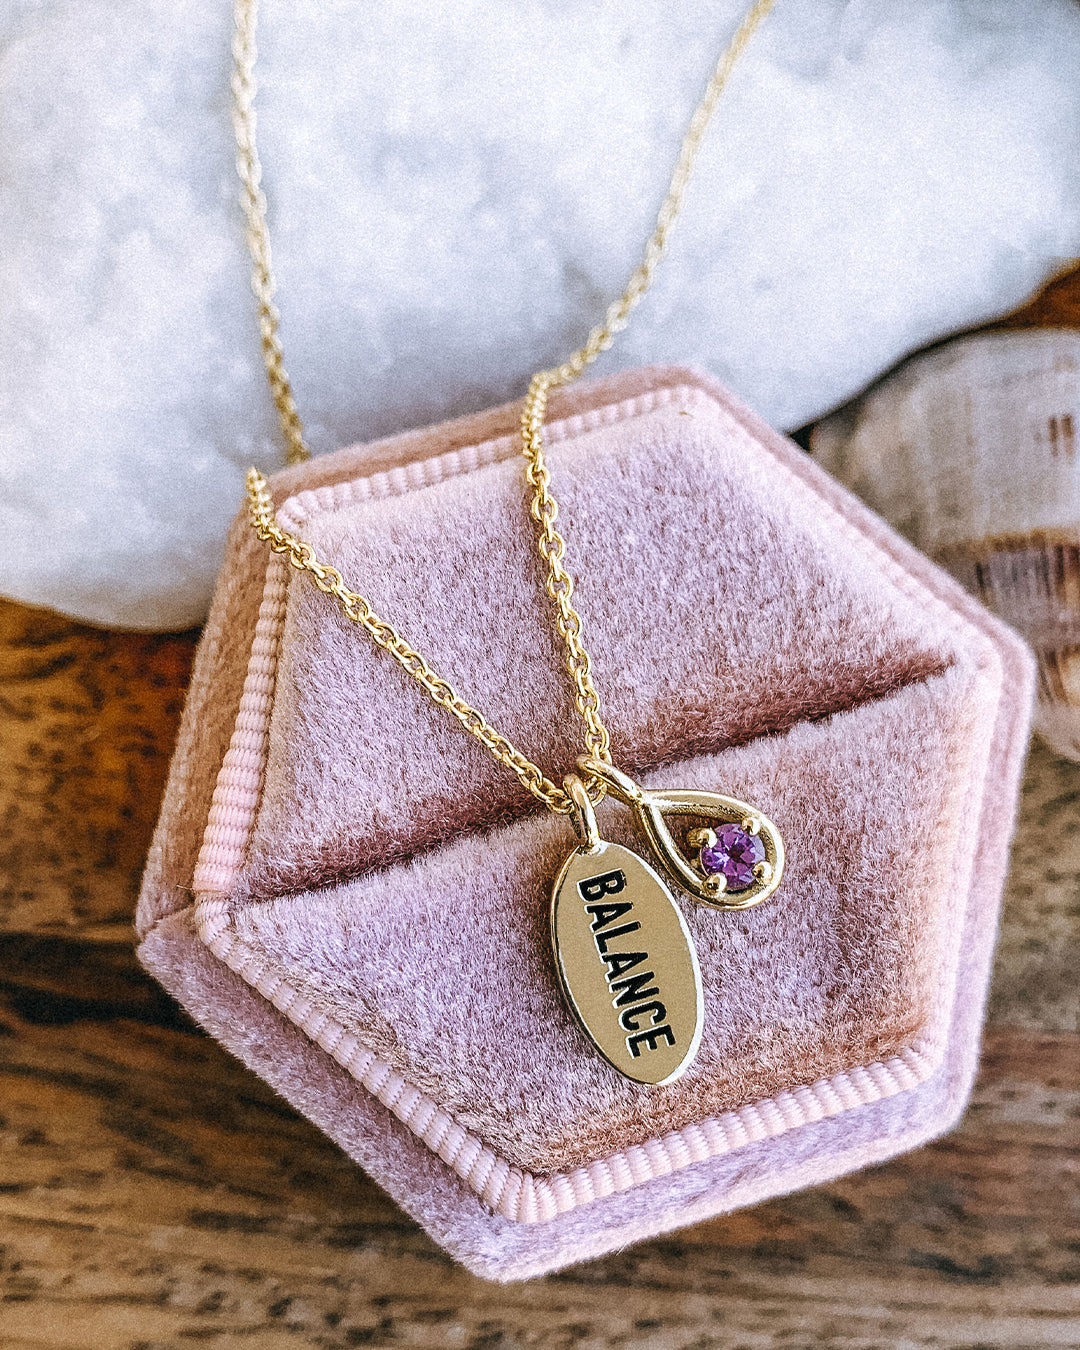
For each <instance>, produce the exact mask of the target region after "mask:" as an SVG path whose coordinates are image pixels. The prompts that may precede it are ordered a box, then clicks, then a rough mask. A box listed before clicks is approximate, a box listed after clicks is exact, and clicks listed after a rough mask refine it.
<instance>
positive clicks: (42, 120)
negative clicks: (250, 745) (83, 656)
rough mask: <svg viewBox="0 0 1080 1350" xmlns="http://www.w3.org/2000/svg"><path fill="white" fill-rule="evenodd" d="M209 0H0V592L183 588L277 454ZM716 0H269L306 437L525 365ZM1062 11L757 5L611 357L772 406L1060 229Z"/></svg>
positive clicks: (900, 333) (635, 218) (206, 575)
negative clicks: (760, 24)
mask: <svg viewBox="0 0 1080 1350" xmlns="http://www.w3.org/2000/svg"><path fill="white" fill-rule="evenodd" d="M230 8H231V6H230V4H229V3H228V0H213V2H212V3H211V0H154V2H153V3H150V2H149V0H51V2H50V3H45V2H44V0H41V2H37V0H0V110H2V111H0V119H2V120H0V127H2V132H0V530H2V531H3V535H4V539H5V547H4V549H3V550H0V590H3V591H6V592H8V593H9V594H11V595H14V596H16V597H17V598H19V599H22V600H26V601H31V602H35V603H43V604H49V605H53V606H56V607H58V608H60V609H63V610H65V611H67V612H69V613H72V614H75V615H78V616H82V617H87V618H90V619H92V620H95V621H99V622H102V623H107V624H128V625H135V626H145V627H156V626H162V627H174V626H179V625H184V624H188V623H191V622H194V621H196V620H197V619H198V618H199V617H200V616H201V615H202V613H203V612H204V609H205V605H206V602H207V597H208V595H209V591H210V587H211V584H212V580H213V575H214V571H215V568H216V565H217V559H218V550H219V543H220V539H221V536H222V533H223V530H224V527H225V525H226V522H227V521H228V519H229V518H230V517H231V516H232V514H233V512H234V510H235V509H236V506H237V503H238V500H239V496H240V489H241V481H242V474H243V470H244V467H245V466H246V465H247V464H248V462H249V461H251V460H253V459H254V460H256V461H258V462H259V463H260V464H262V465H264V466H265V465H271V464H273V463H275V462H277V460H278V458H279V451H278V448H277V446H276V442H275V426H274V421H273V417H272V413H271V409H270V404H269V399H268V397H267V394H266V391H265V388H264V385H263V375H262V369H261V365H260V362H259V355H258V349H257V343H256V336H255V327H254V316H253V307H252V303H251V297H250V293H249V291H248V285H247V261H246V257H245V254H244V251H243V245H242V240H241V231H240V222H239V217H238V212H237V208H236V206H235V193H236V185H235V179H234V176H233V168H232V156H233V150H232V144H231V130H230V127H229V124H228V93H227V90H228V74H229V71H228V54H227V53H228V43H229V38H230V26H231V15H230ZM741 8H742V5H741V3H739V4H736V3H734V0H715V2H714V3H713V2H710V3H693V4H683V5H669V4H665V5H660V4H656V3H655V0H594V2H593V3H583V2H579V3H577V4H575V5H569V4H567V3H565V0H562V2H561V3H560V2H559V0H513V3H509V4H507V3H505V0H459V2H457V3H449V4H441V5H416V4H404V3H401V0H386V2H385V3H381V4H374V5H373V4H364V5H358V4H355V3H349V2H348V0H319V2H318V3H316V0H292V2H288V0H265V3H264V13H263V21H262V39H263V40H262V48H263V57H262V62H261V75H262V79H263V82H264V92H263V94H262V95H261V99H260V106H261V109H262V126H261V134H262V143H263V152H264V159H265V162H266V170H267V186H268V191H269V195H270V203H271V210H272V216H273V220H272V227H273V233H274V236H275V241H276V247H277V260H278V269H279V273H280V278H281V295H280V302H281V310H282V314H283V337H284V342H285V349H286V353H287V356H288V363H289V367H290V370H291V372H292V375H293V377H294V380H295V384H296V390H297V396H298V400H299V403H300V407H301V410H302V412H303V413H304V414H305V416H306V419H307V423H308V430H309V435H310V439H311V441H312V443H313V445H314V446H315V447H316V448H317V449H318V450H326V449H330V448H332V447H334V446H337V445H340V444H342V443H344V442H348V441H353V440H356V439H360V438H368V437H372V436H377V435H383V434H386V433H389V432H392V431H395V430H398V429H402V428H405V427H409V426H416V425H420V424H423V423H425V422H428V421H430V420H433V419H437V418H441V417H443V416H445V415H447V414H452V413H460V412H464V411H469V410H474V409H477V408H480V407H482V406H484V405H485V404H488V403H490V402H492V401H495V400H503V399H505V398H508V397H512V396H514V395H516V394H518V393H521V392H523V389H524V385H525V383H526V381H527V378H528V375H529V374H530V372H531V371H532V370H533V369H534V368H536V367H537V366H539V365H542V364H545V363H549V362H552V361H554V360H555V359H556V358H558V357H560V356H562V355H563V354H564V353H565V352H566V351H567V350H568V349H569V348H570V347H572V346H573V345H574V344H576V343H577V342H578V341H579V340H580V338H581V337H582V336H583V334H584V333H585V331H586V330H587V329H588V327H589V326H590V325H591V323H592V322H593V321H594V320H595V319H596V318H597V316H598V315H599V313H600V312H601V311H602V309H603V307H604V305H605V304H606V302H607V301H608V300H609V299H610V298H611V297H612V296H613V295H614V294H616V293H617V292H618V291H619V290H620V289H621V286H622V284H623V282H624V279H625V277H626V275H627V273H628V272H629V270H630V268H631V267H632V265H633V264H634V262H635V261H636V259H637V256H638V253H639V250H640V247H641V244H642V242H643V240H644V237H645V235H646V233H647V231H648V229H649V227H650V225H651V221H652V217H653V214H654V212H655V209H656V207H657V205H658V202H659V200H660V198H661V196H662V193H663V189H664V187H665V185H666V181H667V177H668V173H669V170H670V166H671V162H672V159H673V156H674V154H675V150H676V147H677V145H678V143H679V139H680V137H681V134H682V130H683V124H684V121H685V119H686V117H687V115H688V113H689V111H690V109H691V108H692V107H693V105H694V102H695V100H696V98H697V95H698V93H699V91H700V89H701V87H702V85H703V82H704V80H705V78H706V75H707V73H708V71H709V69H710V68H711V65H712V62H713V61H714V59H715V57H716V54H717V52H718V50H719V49H720V47H721V46H722V44H723V42H724V41H725V40H726V38H727V35H728V34H729V33H730V31H731V29H732V27H733V23H734V19H735V16H736V14H737V13H738V12H739V11H740V10H741ZM1078 72H1080V7H1077V5H1076V4H1075V3H1073V0H1025V3H1023V4H1015V3H1011V2H1010V0H979V2H978V3H975V2H974V0H905V3H903V4H899V5H898V4H896V3H894V0H855V2H854V3H841V0H779V3H778V5H777V8H776V10H775V12H774V14H773V15H772V17H771V18H770V19H769V20H768V23H767V26H766V29H765V30H764V31H763V32H762V33H761V34H759V36H758V38H757V40H756V42H755V44H754V46H753V48H752V49H751V50H750V52H749V53H748V54H747V56H746V57H745V59H744V63H743V65H742V67H741V69H740V70H739V72H738V74H737V77H736V79H735V82H734V85H733V87H732V89H731V91H730V93H729V95H728V97H727V99H726V101H725V103H724V105H723V107H722V108H721V110H720V113H719V114H718V118H717V122H716V124H715V126H714V128H713V132H712V135H711V137H710V139H709V142H708V145H707V147H706V150H705V153H704V155H703V159H702V163H701V167H700V173H699V176H698V178H697V180H696V182H695V184H694V186H693V189H692V192H691V196H690V199H689V202H688V205H687V211H686V216H685V219H684V220H683V222H682V223H681V225H680V228H679V231H678V233H677V234H676V236H675V241H674V248H673V251H672V254H671V257H670V258H669V260H668V261H667V263H666V264H665V266H664V269H663V270H662V272H661V275H660V279H659V281H658V283H657V286H656V289H655V292H654V293H653V294H652V295H651V296H650V297H649V299H648V300H647V301H646V303H645V304H644V305H643V306H642V309H641V310H640V312H639V314H638V316H637V318H636V320H635V322H634V325H633V326H632V328H631V329H630V331H629V332H628V333H627V334H626V335H625V337H624V338H623V340H622V341H621V342H620V343H619V345H618V347H617V348H616V349H615V351H613V352H612V353H610V354H609V355H608V356H607V357H605V358H604V362H605V364H604V365H603V367H602V368H603V369H608V370H610V369H612V368H614V367H615V366H616V365H618V364H631V363H639V362H643V361H665V360H691V361H696V362H699V363H701V364H703V365H705V366H706V367H708V368H709V369H711V370H712V371H714V372H715V373H717V374H719V375H720V377H721V378H723V379H724V380H726V381H727V382H728V383H729V384H730V385H731V386H732V387H733V388H734V389H735V390H736V391H737V392H738V393H739V394H741V395H742V396H743V397H744V398H746V399H748V400H749V401H750V402H751V403H753V404H755V405H756V406H757V407H758V408H759V409H760V410H761V411H762V412H763V413H764V414H765V415H766V416H767V417H769V418H770V419H771V420H773V421H774V422H775V423H777V424H778V425H780V426H782V427H786V428H790V427H794V426H797V425H799V424H801V423H803V422H805V421H807V420H809V419H811V418H813V417H815V416H817V415H818V414H820V413H822V412H824V411H826V410H827V409H829V408H831V407H833V406H835V405H836V404H838V403H840V402H841V401H843V400H844V399H846V398H848V397H849V396H850V395H851V394H853V393H854V392H855V391H856V390H858V389H859V388H860V387H862V386H863V385H865V384H866V383H867V382H868V381H869V380H871V379H872V378H874V376H876V375H877V374H878V373H879V372H881V371H882V370H883V369H885V368H886V367H888V366H889V365H891V364H892V363H893V362H894V361H895V360H896V359H897V358H898V357H900V356H901V355H902V354H904V353H905V352H907V351H909V350H911V349H912V348H915V347H917V346H919V345H921V344H923V343H925V342H926V341H928V340H930V339H932V338H934V337H936V336H939V335H941V334H943V333H945V332H948V331H951V330H955V329H957V328H960V327H962V326H964V325H968V324H971V323H974V322H976V321H979V320H981V319H983V318H985V317H988V316H990V315H993V314H995V313H997V312H1000V311H1002V310H1004V309H1007V308H1009V307H1011V306H1013V305H1014V304H1016V303H1018V302H1019V301H1020V300H1021V299H1022V298H1023V297H1024V296H1025V295H1027V294H1028V293H1029V292H1030V291H1031V290H1032V289H1034V288H1035V287H1036V286H1037V285H1038V284H1039V283H1040V282H1041V281H1042V279H1044V278H1045V277H1046V276H1047V275H1048V274H1050V273H1051V272H1052V271H1054V270H1055V269H1056V268H1058V267H1059V266H1060V265H1061V263H1062V261H1063V259H1065V258H1066V257H1067V256H1069V255H1074V254H1077V253H1080V175H1078V174H1077V171H1076V166H1077V164H1078V163H1080V74H1078Z"/></svg>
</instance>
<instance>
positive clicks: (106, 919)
mask: <svg viewBox="0 0 1080 1350" xmlns="http://www.w3.org/2000/svg"><path fill="white" fill-rule="evenodd" d="M193 643H194V637H193V635H186V636H180V637H177V636H155V637H145V636H137V635H131V634H126V635H125V634H116V633H103V632H99V631H97V630H93V629H89V628H85V627H81V626H79V625H77V624H73V623H70V622H68V621H67V620H64V619H60V618H57V617H55V616H52V615H49V614H45V613H42V612H39V611H33V610H28V609H24V608H22V607H20V606H16V605H10V604H6V605H5V604H0V745H3V747H4V749H5V755H6V759H5V763H4V767H3V772H2V776H0V852H2V856H3V864H4V865H3V873H4V875H5V889H4V890H3V892H2V893H0V926H2V928H3V930H4V931H3V932H2V933H0V1253H2V1255H0V1265H2V1280H3V1293H2V1299H3V1301H2V1302H0V1345H2V1346H3V1347H4V1350H29V1347H35V1350H45V1348H46V1347H47V1348H48V1350H58V1348H59V1347H64V1348H65V1350H67V1348H68V1347H70V1350H113V1348H114V1347H115V1348H116V1350H119V1348H120V1347H124V1350H135V1348H136V1347H138V1348H139V1350H156V1348H157V1347H165V1346H170V1347H171V1346H182V1345H186V1344H200V1345H205V1346H209V1347H223V1346H234V1345H251V1346H254V1347H258V1350H278V1347H281V1348H282V1350H283V1348H284V1347H298V1346H318V1347H326V1350H337V1348H338V1347H348V1346H417V1347H431V1348H432V1350H434V1348H435V1347H438V1348H439V1350H442V1347H447V1348H448V1350H449V1347H462V1348H465V1347H469V1348H475V1350H479V1348H480V1347H484V1348H485V1350H487V1348H489V1347H490V1348H492V1350H494V1348H495V1347H498V1348H499V1350H518V1348H519V1347H521V1350H524V1348H525V1347H530V1348H532V1347H536V1348H539V1347H544V1350H556V1347H558V1348H559V1350H570V1348H571V1347H573V1348H574V1350H586V1347H587V1348H588V1350H601V1347H604V1348H607V1347H611V1348H614V1347H620V1350H622V1348H624V1347H627V1348H628V1347H635V1348H636V1347H641V1350H653V1348H654V1347H655V1348H656V1350H660V1347H663V1350H674V1347H680V1348H685V1350H691V1347H693V1350H706V1348H707V1347H718V1348H719V1347H723V1348H724V1350H728V1348H730V1350H735V1348H736V1347H739V1348H740V1350H741V1348H742V1347H746V1350H758V1347H785V1348H791V1347H802V1346H829V1347H838V1348H839V1347H843V1350H856V1347H857V1348H858V1350H870V1347H908V1346H911V1347H916V1346H918V1347H931V1346H933V1347H956V1348H959V1347H970V1348H972V1350H974V1347H979V1348H980V1350H990V1348H991V1347H993V1348H994V1350H998V1347H1001V1348H1004V1347H1009V1348H1010V1350H1019V1347H1025V1348H1027V1347H1031V1348H1034V1347H1044V1346H1069V1347H1077V1346H1080V1293H1078V1286H1080V1202H1078V1191H1080V1165H1078V1154H1077V1144H1078V1142H1080V987H1078V979H1077V972H1078V971H1080V903H1078V900H1080V766H1078V765H1075V764H1071V763H1069V762H1067V761H1065V760H1062V759H1058V758H1056V757H1055V756H1053V755H1052V754H1051V753H1050V752H1049V751H1047V750H1046V749H1045V748H1042V747H1040V746H1038V745H1036V746H1035V748H1034V749H1033V751H1032V755H1031V759H1030V764H1029V770H1028V774H1027V782H1026V787H1025V794H1024V802H1023V825H1022V835H1021V839H1020V842H1019V843H1018V845H1017V847H1016V849H1015V853H1014V864H1013V871H1012V880H1011V883H1010V887H1009V894H1008V900H1007V904H1006V911H1005V921H1004V927H1003V931H1002V938H1001V945H1000V948H999V955H998V963H997V971H996V975H995V980H994V987H993V995H992V999H991V1008H990V1022H989V1029H988V1033H987V1038H986V1048H985V1054H984V1060H983V1069H982V1074H981V1077H980V1080H979V1086H978V1089H977V1092H976V1095H975V1100H974V1103H973V1105H972V1107H971V1109H970V1110H969V1112H968V1114H967V1116H966V1118H965V1120H964V1122H963V1124H962V1126H961V1127H960V1129H959V1130H957V1131H956V1132H955V1133H953V1134H952V1135H950V1136H949V1137H948V1138H946V1139H943V1140H941V1141H940V1142H939V1143H936V1144H934V1145H932V1146H931V1147H929V1148H924V1149H922V1150H920V1151H919V1152H917V1153H914V1154H911V1155H909V1156H907V1157H904V1158H900V1159H897V1160H896V1161H895V1162H892V1163H889V1164H888V1165H886V1166H883V1167H878V1168H875V1169H873V1170H871V1171H869V1172H864V1173H862V1174H860V1175H858V1176H853V1177H848V1178H846V1179H844V1180H842V1181H838V1182H836V1183H835V1184H833V1185H831V1186H827V1187H823V1188H818V1189H815V1190H810V1191H805V1192H803V1193H801V1194H799V1195H794V1196H790V1197H788V1198H786V1199H783V1200H777V1201H773V1202H771V1203H769V1204H765V1205H760V1206H758V1207H757V1208H754V1209H750V1210H745V1211H743V1212H741V1213H738V1214H734V1215H731V1216H729V1217H727V1218H723V1219H716V1220H713V1221H712V1222H709V1223H705V1224H701V1225H699V1226H697V1227H695V1228H691V1229H688V1230H685V1231H683V1232H680V1233H678V1234H675V1235H674V1236H672V1237H669V1238H666V1239H663V1240H661V1241H657V1242H651V1243H647V1244H644V1245H642V1246H638V1247H634V1248H632V1249H631V1250H629V1251H627V1252H625V1253H623V1254H621V1255H618V1256H612V1257H609V1258H607V1259H605V1260H602V1261H596V1262H592V1263H591V1264H588V1265H584V1266H579V1267H577V1268H576V1269H573V1270H569V1271H566V1272H564V1273H562V1274H560V1275H557V1276H553V1277H549V1278H548V1279H545V1280H535V1281H532V1282H529V1283H526V1284H520V1285H513V1286H509V1287H499V1286H496V1285H491V1284H487V1283H485V1282H483V1281H481V1280H478V1279H476V1278H474V1277H473V1276H471V1275H468V1274H466V1273H465V1272H464V1271H462V1270H461V1269H459V1268H458V1267H456V1266H455V1265H453V1263H452V1262H450V1261H449V1259H448V1258H447V1257H445V1256H444V1255H443V1254H442V1253H441V1252H440V1251H439V1249H438V1248H437V1247H435V1245H434V1244H433V1243H432V1242H431V1241H430V1240H429V1239H428V1238H427V1237H426V1236H425V1235H424V1234H423V1233H422V1232H421V1231H420V1230H419V1229H418V1228H417V1227H416V1225H415V1224H414V1223H412V1222H411V1220H409V1219H407V1218H406V1217H405V1216H404V1215H403V1214H402V1213H401V1212H400V1211H399V1210H398V1209H397V1208H396V1206H394V1205H393V1204H392V1203H391V1202H390V1201H389V1200H388V1199H387V1198H386V1196H385V1195H383V1194H382V1192H381V1191H380V1190H379V1189H378V1187H376V1186H375V1185H374V1183H372V1182H371V1181H369V1180H368V1179H367V1178H366V1177H365V1176H364V1175H363V1174H362V1173H361V1172H360V1171H358V1170H357V1169H356V1168H355V1167H354V1166H353V1165H352V1164H351V1163H350V1162H349V1161H348V1160H347V1159H346V1158H345V1157H344V1156H343V1155H342V1154H341V1153H340V1152H339V1151H338V1150H337V1149H336V1148H335V1147H334V1145H333V1144H331V1143H330V1142H329V1141H328V1140H327V1139H325V1138H324V1137H323V1136H322V1135H320V1134H319V1133H318V1131H317V1130H316V1129H315V1128H314V1127H313V1126H311V1125H309V1124H307V1123H306V1122H305V1121H304V1120H303V1119H301V1118H300V1117H298V1116H297V1115H296V1114H295V1113H294V1112H293V1111H292V1110H291V1109H290V1108H288V1107H287V1106H285V1105H284V1104H283V1103H282V1102H281V1101H280V1100H278V1099H277V1098H275V1096H274V1094H273V1093H272V1092H271V1091H270V1090H269V1089H268V1088H266V1087H265V1086H264V1085H263V1084H262V1083H261V1082H260V1081H259V1080H258V1079H256V1078H254V1077H252V1075H251V1074H249V1073H248V1072H247V1071H246V1070H245V1069H243V1068H242V1067H241V1066H240V1065H239V1064H238V1063H237V1062H236V1061H235V1060H233V1059H232V1058H231V1057H230V1056H229V1055H228V1054H227V1053H226V1052H225V1051H224V1050H222V1049H221V1048H220V1047H219V1046H217V1045H216V1044H215V1043H214V1042H213V1041H211V1040H210V1039H209V1038H208V1037H207V1036H206V1035H205V1034H204V1033H203V1032H202V1031H200V1030H199V1029H198V1028H197V1027H195V1026H194V1025H193V1024H192V1023H191V1022H190V1021H189V1020H188V1019H187V1017H186V1016H185V1015H184V1014H183V1013H181V1012H180V1011H179V1009H178V1008H177V1007H176V1005H175V1004H174V1003H172V1002H171V1000H170V999H169V998H167V997H166V995H165V994H164V993H162V992H161V991H160V990H159V989H158V988H157V986H156V985H155V984H154V983H153V982H152V981H151V980H150V979H149V978H148V977H147V976H146V975H145V974H143V972H142V971H141V970H140V968H139V966H138V965H137V964H136V961H135V958H134V956H133V953H132V935H131V928H130V922H131V909H132V902H133V895H134V891H135V888H136V885H137V881H138V876H139V870H140V867H141V863H142V858H143V855H144V852H145V849H146V844H147V841H148V836H149V832H150V829H151V826H152V823H153V817H154V815H155V811H156V807H157V800H158V796H159V793H160V790H161V784H162V781H163V778H164V773H165V768H166V764H167V757H168V752H169V748H170V746H171V743H172V737H173V734H174V730H175V724H176V719H177V715H178V710H179V705H180V699H181V690H182V687H183V684H184V681H185V678H186V674H187V670H188V664H189V660H190V655H191V650H192V647H193Z"/></svg>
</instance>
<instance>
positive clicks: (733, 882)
mask: <svg viewBox="0 0 1080 1350" xmlns="http://www.w3.org/2000/svg"><path fill="white" fill-rule="evenodd" d="M764 860H765V845H764V844H763V843H762V842H761V836H760V835H757V834H749V833H747V831H746V830H744V829H743V828H742V826H741V825H733V824H732V825H721V826H720V828H719V829H718V830H717V831H716V843H715V844H713V845H712V847H711V848H710V847H709V846H706V847H705V848H703V849H702V850H701V865H702V867H704V869H705V871H706V872H723V874H724V876H725V877H726V878H727V889H728V890H729V891H745V890H746V888H747V887H748V886H752V885H753V884H754V867H755V865H756V864H757V863H759V862H764Z"/></svg>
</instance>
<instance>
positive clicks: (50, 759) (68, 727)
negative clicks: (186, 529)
mask: <svg viewBox="0 0 1080 1350" xmlns="http://www.w3.org/2000/svg"><path fill="white" fill-rule="evenodd" d="M195 641H196V635H195V634H193V633H186V634H171V633H164V634H145V633H112V632H106V631H104V630H103V629H100V628H91V627H89V626H87V625H86V624H79V623H75V622H73V621H72V620H70V619H65V618H62V617H61V616H59V615H56V614H51V613H49V612H48V611H46V610H40V609H30V608H28V607H26V606H24V605H16V604H13V603H12V602H11V601H7V600H0V932H2V931H4V930H7V931H16V932H39V933H57V934H62V933H66V934H70V935H77V936H79V937H81V938H86V939H93V940H98V941H113V942H124V943H130V942H131V923H132V912H133V902H134V896H135V893H136V891H137V889H138V884H139V877H140V876H141V874H142V867H143V863H144V861H145V859H146V850H147V848H148V847H149V844H150V835H151V833H152V831H153V828H154V822H155V820H156V818H157V811H158V806H159V804H160V801H161V793H162V789H163V787H164V784H165V774H166V771H167V770H168V766H169V756H170V755H171V754H172V746H173V742H174V740H175V739H176V729H177V725H178V723H179V719H180V709H181V707H182V704H183V693H184V689H185V688H186V686H187V681H188V676H189V673H190V669H191V656H192V652H193V651H194V648H195Z"/></svg>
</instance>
